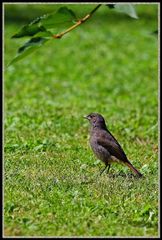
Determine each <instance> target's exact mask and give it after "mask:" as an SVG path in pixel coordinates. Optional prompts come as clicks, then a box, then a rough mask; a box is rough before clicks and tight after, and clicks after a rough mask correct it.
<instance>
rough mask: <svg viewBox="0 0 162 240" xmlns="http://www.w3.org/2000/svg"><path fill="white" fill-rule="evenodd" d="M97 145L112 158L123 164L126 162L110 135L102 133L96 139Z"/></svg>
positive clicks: (125, 157)
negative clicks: (105, 150) (104, 149)
mask: <svg viewBox="0 0 162 240" xmlns="http://www.w3.org/2000/svg"><path fill="white" fill-rule="evenodd" d="M97 143H98V144H99V145H101V146H103V147H104V148H106V149H107V150H108V151H109V152H110V154H111V155H112V156H114V157H116V158H118V159H119V160H121V161H123V162H128V159H127V156H126V154H125V153H124V151H123V149H122V148H121V146H120V145H119V143H118V142H117V140H116V139H115V138H114V137H113V136H112V135H111V133H108V132H103V133H102V134H101V136H100V137H99V138H98V139H97Z"/></svg>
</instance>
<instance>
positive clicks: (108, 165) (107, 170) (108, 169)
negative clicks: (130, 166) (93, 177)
mask: <svg viewBox="0 0 162 240" xmlns="http://www.w3.org/2000/svg"><path fill="white" fill-rule="evenodd" d="M109 170H110V164H108V169H107V174H108V173H109Z"/></svg>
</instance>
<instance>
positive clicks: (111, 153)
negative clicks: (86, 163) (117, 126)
mask: <svg viewBox="0 0 162 240" xmlns="http://www.w3.org/2000/svg"><path fill="white" fill-rule="evenodd" d="M84 118H86V119H87V120H88V121H89V122H90V125H91V128H90V138H89V142H90V146H91V148H92V150H93V152H94V154H95V155H96V157H97V158H98V159H100V160H101V161H102V162H104V163H105V167H104V168H103V169H102V170H101V172H100V175H101V174H102V173H103V172H104V171H105V170H106V168H107V173H108V172H109V170H110V166H111V164H112V163H114V162H117V163H120V164H124V165H126V166H127V167H128V168H130V170H131V171H132V172H133V173H134V174H135V175H136V176H137V177H142V176H143V175H142V174H141V173H140V172H139V171H138V170H137V169H136V168H135V167H134V166H133V165H132V163H131V162H130V161H129V160H128V158H127V156H126V154H125V152H124V150H123V149H122V147H121V145H120V144H119V143H118V141H117V140H116V139H115V137H114V136H113V135H112V134H111V132H110V131H109V130H108V128H107V126H106V123H105V119H104V117H103V116H102V115H101V114H99V113H90V114H88V115H87V116H84Z"/></svg>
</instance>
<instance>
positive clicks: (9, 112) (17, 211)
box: [3, 4, 159, 237]
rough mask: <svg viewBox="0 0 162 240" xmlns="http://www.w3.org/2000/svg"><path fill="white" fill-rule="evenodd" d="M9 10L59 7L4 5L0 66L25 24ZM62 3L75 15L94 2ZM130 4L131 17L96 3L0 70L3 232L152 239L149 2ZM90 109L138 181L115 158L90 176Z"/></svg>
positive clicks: (94, 163) (155, 173)
mask: <svg viewBox="0 0 162 240" xmlns="http://www.w3.org/2000/svg"><path fill="white" fill-rule="evenodd" d="M10 5H11V4H10ZM13 7H14V8H15V9H17V12H16V13H17V17H18V16H19V13H20V12H21V15H22V18H23V17H24V16H26V22H28V18H29V17H30V14H31V18H32V19H33V17H34V16H36V15H39V14H40V13H41V14H43V13H45V12H46V11H47V12H48V11H50V10H51V7H52V8H53V9H55V8H58V5H55V6H51V5H50V6H49V5H48V6H46V5H43V4H37V5H28V6H27V4H25V5H24V4H23V6H20V7H22V9H21V8H18V7H19V5H14V6H13V5H12V6H9V5H8V6H7V5H5V17H6V21H5V31H4V41H5V46H4V52H5V58H4V63H5V65H7V64H8V62H10V61H11V59H12V58H13V57H14V56H15V54H16V50H17V48H18V47H20V46H21V44H22V43H24V41H25V40H24V39H11V36H12V35H13V34H15V33H16V32H17V31H18V30H19V29H20V28H21V27H22V26H23V24H24V23H26V22H25V19H22V22H21V21H20V20H16V15H15V21H14V16H12V13H14V11H13ZM69 7H71V8H72V9H74V10H75V11H76V12H77V14H80V16H82V15H83V16H84V15H85V14H86V13H87V12H89V11H90V10H91V9H92V8H93V5H86V6H85V5H83V4H81V5H69ZM136 7H137V8H136V9H137V13H138V15H139V19H138V20H135V19H132V18H130V17H128V16H126V15H124V14H122V13H116V12H114V11H113V10H110V9H108V8H107V7H105V6H102V7H101V8H100V9H99V10H98V11H97V12H96V13H95V14H94V16H93V17H92V18H91V19H90V20H89V21H87V22H86V23H84V24H83V26H80V27H78V28H77V29H75V30H74V31H72V32H71V33H69V34H67V35H65V36H64V37H63V38H62V39H54V40H52V41H49V42H48V43H47V44H46V45H45V46H44V47H42V48H40V49H39V50H38V51H37V52H35V53H33V54H32V55H29V56H28V57H26V58H24V59H23V60H22V61H20V62H17V63H16V64H15V65H12V66H10V67H8V68H5V72H4V212H3V215H4V235H5V236H84V237H85V236H88V237H90V236H91V237H92V236H145V237H146V236H147V237H151V236H154V237H157V236H158V205H159V203H158V192H159V162H158V38H157V35H154V34H152V32H153V31H155V30H156V29H157V26H158V18H157V15H158V11H157V10H158V5H157V4H144V5H141V4H139V5H137V6H136ZM53 9H52V10H53ZM19 17H20V16H19ZM90 112H99V113H101V114H102V115H103V116H104V117H105V119H106V123H107V125H108V128H109V130H110V131H111V132H112V134H113V135H114V136H115V137H116V138H117V139H118V141H119V142H120V144H121V145H122V147H123V148H124V150H125V152H126V154H127V156H128V158H129V159H130V161H131V162H132V163H133V165H134V166H135V167H136V168H137V169H139V170H140V172H141V173H143V175H144V177H143V178H141V179H137V178H134V177H133V176H132V175H131V173H130V170H129V169H128V168H127V167H123V166H121V165H115V164H114V165H113V166H112V167H111V169H110V173H109V174H108V175H107V174H106V173H104V174H103V175H102V176H99V172H100V170H101V169H102V168H103V167H104V165H103V163H102V162H100V161H99V160H97V159H96V158H95V156H94V155H93V153H92V151H91V149H90V146H89V143H88V137H89V123H88V122H87V121H86V120H85V119H84V118H83V116H84V115H86V114H89V113H90Z"/></svg>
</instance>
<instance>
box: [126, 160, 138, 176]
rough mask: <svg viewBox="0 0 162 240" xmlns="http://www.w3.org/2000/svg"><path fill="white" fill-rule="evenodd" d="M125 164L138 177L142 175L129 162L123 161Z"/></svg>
mask: <svg viewBox="0 0 162 240" xmlns="http://www.w3.org/2000/svg"><path fill="white" fill-rule="evenodd" d="M125 164H126V165H127V166H128V167H129V168H130V169H131V171H132V172H134V173H135V174H136V175H137V176H138V177H142V174H141V173H140V172H139V171H138V170H137V169H136V168H135V167H134V166H133V165H132V164H131V163H130V162H125Z"/></svg>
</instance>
